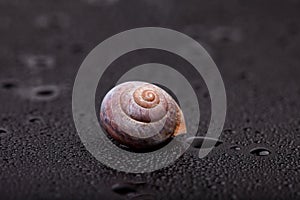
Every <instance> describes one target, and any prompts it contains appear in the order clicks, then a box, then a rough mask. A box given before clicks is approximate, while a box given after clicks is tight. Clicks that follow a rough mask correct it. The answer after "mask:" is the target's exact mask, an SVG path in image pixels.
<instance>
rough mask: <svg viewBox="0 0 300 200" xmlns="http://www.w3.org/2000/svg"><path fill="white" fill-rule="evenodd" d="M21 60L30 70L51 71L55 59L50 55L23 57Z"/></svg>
mask: <svg viewBox="0 0 300 200" xmlns="http://www.w3.org/2000/svg"><path fill="white" fill-rule="evenodd" d="M21 60H22V61H23V63H24V64H25V65H26V66H27V67H28V68H30V69H35V70H37V69H51V68H53V67H54V65H55V58H54V57H53V56H50V55H25V56H22V58H21Z"/></svg>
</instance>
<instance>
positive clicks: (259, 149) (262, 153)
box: [250, 147, 271, 156]
mask: <svg viewBox="0 0 300 200" xmlns="http://www.w3.org/2000/svg"><path fill="white" fill-rule="evenodd" d="M250 153H251V154H254V155H256V156H268V155H270V154H271V152H270V151H269V150H268V149H266V148H264V147H256V148H253V149H251V150H250Z"/></svg>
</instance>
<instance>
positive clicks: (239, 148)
mask: <svg viewBox="0 0 300 200" xmlns="http://www.w3.org/2000/svg"><path fill="white" fill-rule="evenodd" d="M230 149H234V150H236V151H239V150H241V147H239V146H237V145H233V146H231V147H230Z"/></svg>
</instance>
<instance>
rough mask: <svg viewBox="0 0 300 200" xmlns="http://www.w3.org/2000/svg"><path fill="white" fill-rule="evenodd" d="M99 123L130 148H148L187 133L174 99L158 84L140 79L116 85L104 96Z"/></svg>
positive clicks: (108, 132)
mask: <svg viewBox="0 0 300 200" xmlns="http://www.w3.org/2000/svg"><path fill="white" fill-rule="evenodd" d="M100 124H101V126H102V127H103V128H104V129H105V130H106V133H107V134H109V135H110V136H111V137H112V138H113V139H115V140H116V141H117V142H119V143H120V144H122V145H125V146H127V147H129V148H131V149H137V150H141V149H151V148H153V147H155V146H158V145H160V144H163V143H164V142H166V141H167V140H168V139H170V138H171V137H174V136H177V135H179V134H183V133H186V126H185V121H184V116H183V113H182V111H181V109H180V108H179V106H178V104H177V103H176V101H175V100H174V99H173V98H172V97H171V96H170V95H169V94H168V93H167V92H166V91H164V90H163V89H161V88H160V87H158V86H156V85H153V84H150V83H146V82H140V81H130V82H125V83H122V84H120V85H117V86H116V87H114V88H113V89H111V90H110V91H109V92H108V93H107V94H106V96H105V97H104V99H103V101H102V104H101V109H100Z"/></svg>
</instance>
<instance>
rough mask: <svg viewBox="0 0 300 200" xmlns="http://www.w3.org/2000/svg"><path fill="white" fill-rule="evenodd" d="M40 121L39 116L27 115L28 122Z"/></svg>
mask: <svg viewBox="0 0 300 200" xmlns="http://www.w3.org/2000/svg"><path fill="white" fill-rule="evenodd" d="M41 121H42V119H41V118H39V117H29V118H28V122H30V123H38V122H41Z"/></svg>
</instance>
